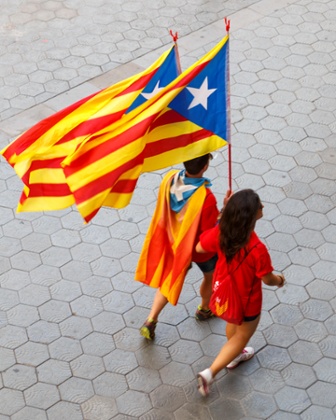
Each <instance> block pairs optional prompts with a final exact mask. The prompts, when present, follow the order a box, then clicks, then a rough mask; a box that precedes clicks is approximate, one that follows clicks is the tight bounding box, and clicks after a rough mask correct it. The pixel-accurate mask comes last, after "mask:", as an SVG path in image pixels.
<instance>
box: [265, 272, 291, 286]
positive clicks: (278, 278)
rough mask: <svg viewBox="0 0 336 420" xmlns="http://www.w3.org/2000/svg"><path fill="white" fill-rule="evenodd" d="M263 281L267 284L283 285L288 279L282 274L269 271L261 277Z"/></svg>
mask: <svg viewBox="0 0 336 420" xmlns="http://www.w3.org/2000/svg"><path fill="white" fill-rule="evenodd" d="M261 280H262V282H263V283H265V284H267V286H278V287H283V286H284V284H285V282H286V280H285V277H284V276H283V275H282V274H274V273H268V274H266V275H265V276H263V277H262V278H261Z"/></svg>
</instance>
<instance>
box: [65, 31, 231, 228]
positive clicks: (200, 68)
mask: <svg viewBox="0 0 336 420" xmlns="http://www.w3.org/2000/svg"><path fill="white" fill-rule="evenodd" d="M227 101H228V36H226V37H225V38H224V39H223V40H222V41H220V42H219V43H218V44H217V45H216V46H215V47H214V48H213V49H212V50H211V51H210V52H209V53H207V54H206V55H205V56H204V57H203V58H202V59H200V60H199V61H198V62H196V63H195V64H194V65H192V66H191V67H190V68H189V69H187V70H186V71H184V72H183V73H182V74H180V75H179V76H178V77H177V78H176V79H175V80H173V81H172V82H171V83H170V84H169V85H168V86H166V87H165V88H164V89H162V90H159V91H158V92H157V94H156V95H155V96H154V97H152V98H150V99H148V100H147V101H146V102H145V103H143V104H141V105H139V106H138V107H137V108H136V109H133V110H131V111H130V112H128V113H127V114H126V115H124V117H123V118H122V119H119V120H118V121H116V122H114V123H112V124H111V125H109V126H106V127H104V129H102V130H100V131H98V132H96V133H95V134H94V135H92V136H88V137H87V138H86V140H85V141H83V142H82V143H81V145H80V146H79V147H78V148H77V150H76V151H75V152H74V153H73V154H72V155H69V156H68V157H67V158H66V159H65V160H64V161H63V162H62V165H63V167H64V173H65V176H66V180H67V183H68V185H69V187H70V190H71V191H72V193H73V195H74V198H75V202H76V205H77V208H78V210H79V212H80V213H81V214H82V216H83V218H84V219H85V220H86V221H89V220H91V219H92V217H94V215H95V214H96V213H97V211H98V210H99V208H100V207H101V206H105V205H107V206H113V207H119V208H120V207H124V206H126V205H127V204H128V203H129V201H130V199H131V196H132V193H133V191H134V188H135V185H136V182H137V179H138V177H139V175H140V174H141V172H145V171H153V170H157V169H161V168H164V167H168V166H170V165H174V164H177V163H180V162H183V161H184V160H188V159H192V158H195V157H197V156H200V155H203V154H205V153H208V152H211V151H213V150H216V149H218V148H220V147H222V146H224V145H225V144H226V140H227V139H228V132H229V118H228V107H227Z"/></svg>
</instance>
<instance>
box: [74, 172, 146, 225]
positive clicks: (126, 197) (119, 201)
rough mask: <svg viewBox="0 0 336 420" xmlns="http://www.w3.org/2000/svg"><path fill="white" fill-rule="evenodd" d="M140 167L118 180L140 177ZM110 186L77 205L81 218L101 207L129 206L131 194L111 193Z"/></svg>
mask: <svg viewBox="0 0 336 420" xmlns="http://www.w3.org/2000/svg"><path fill="white" fill-rule="evenodd" d="M140 171H141V165H138V166H136V167H134V168H133V169H131V170H129V171H127V172H126V173H124V174H123V175H122V176H121V177H120V178H119V179H118V180H120V179H137V178H138V177H139V175H140ZM112 187H113V185H111V187H110V188H108V189H106V190H104V191H102V192H101V193H99V194H96V195H95V196H93V197H90V198H89V199H88V200H86V201H83V202H82V203H81V204H79V205H77V208H78V211H79V212H80V214H81V215H82V217H83V218H85V217H87V216H88V215H89V214H91V213H92V212H93V211H94V210H97V209H99V208H100V207H101V206H110V207H116V208H123V207H125V206H127V204H129V202H130V200H131V198H132V194H133V192H132V193H127V194H124V193H111V188H112Z"/></svg>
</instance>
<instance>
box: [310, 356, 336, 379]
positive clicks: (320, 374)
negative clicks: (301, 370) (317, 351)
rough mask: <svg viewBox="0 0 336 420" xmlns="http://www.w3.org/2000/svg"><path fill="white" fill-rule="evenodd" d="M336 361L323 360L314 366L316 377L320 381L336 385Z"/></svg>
mask: <svg viewBox="0 0 336 420" xmlns="http://www.w3.org/2000/svg"><path fill="white" fill-rule="evenodd" d="M335 369H336V365H335V360H333V359H329V358H326V357H325V358H323V359H321V360H319V361H318V362H317V363H316V364H315V365H314V370H315V373H316V376H317V378H318V379H319V380H321V381H324V382H329V383H333V384H335V383H336V376H335V372H336V371H335Z"/></svg>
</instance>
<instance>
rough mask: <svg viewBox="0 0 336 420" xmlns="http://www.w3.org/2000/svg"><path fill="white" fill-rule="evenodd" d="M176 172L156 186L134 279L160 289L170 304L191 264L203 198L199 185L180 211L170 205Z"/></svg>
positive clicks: (176, 300)
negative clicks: (149, 221) (156, 197)
mask: <svg viewBox="0 0 336 420" xmlns="http://www.w3.org/2000/svg"><path fill="white" fill-rule="evenodd" d="M178 172H179V171H174V170H173V171H170V172H168V174H167V175H166V176H165V177H164V179H163V180H162V183H161V185H160V190H159V195H158V200H157V205H156V208H155V211H154V214H153V217H152V220H151V223H150V226H149V228H148V232H147V234H146V238H145V241H144V244H143V247H142V250H141V254H140V257H139V261H138V265H137V268H136V271H135V279H136V280H137V281H140V282H142V283H144V284H147V285H149V286H151V287H156V288H160V291H161V293H162V294H163V295H164V296H165V297H166V298H167V299H168V301H169V302H170V303H171V304H172V305H176V304H177V302H178V298H179V296H180V293H181V290H182V286H183V283H184V278H185V275H186V273H187V271H188V268H189V266H190V263H191V256H192V253H193V247H194V246H195V238H196V234H197V230H198V226H199V220H200V217H201V213H202V207H203V203H204V200H205V197H206V194H207V193H206V187H205V185H202V186H201V187H200V188H198V189H197V190H196V191H195V192H194V193H193V194H192V195H191V197H190V198H189V200H188V202H187V204H185V206H184V207H183V210H182V212H183V217H182V218H181V213H175V212H174V211H172V210H171V208H170V201H171V200H170V188H171V182H172V179H173V177H174V175H175V174H176V173H178Z"/></svg>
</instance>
